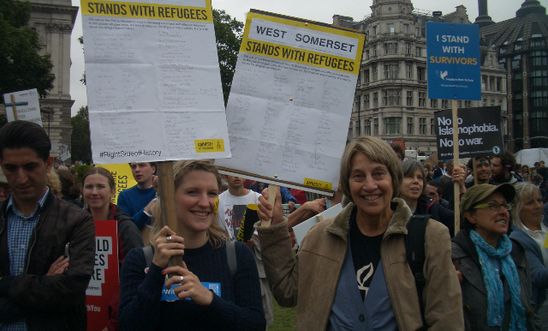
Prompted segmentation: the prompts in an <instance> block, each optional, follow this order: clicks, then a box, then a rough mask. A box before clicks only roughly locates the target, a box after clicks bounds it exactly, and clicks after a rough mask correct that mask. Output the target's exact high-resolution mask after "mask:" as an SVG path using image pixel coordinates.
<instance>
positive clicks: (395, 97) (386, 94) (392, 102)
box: [383, 89, 401, 106]
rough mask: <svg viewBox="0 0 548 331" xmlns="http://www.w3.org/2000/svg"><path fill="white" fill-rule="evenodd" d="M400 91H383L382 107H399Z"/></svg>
mask: <svg viewBox="0 0 548 331" xmlns="http://www.w3.org/2000/svg"><path fill="white" fill-rule="evenodd" d="M400 99H401V96H400V90H396V89H389V90H384V91H383V106H399V105H400Z"/></svg>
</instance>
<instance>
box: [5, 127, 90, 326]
mask: <svg viewBox="0 0 548 331" xmlns="http://www.w3.org/2000/svg"><path fill="white" fill-rule="evenodd" d="M50 149H51V142H50V140H49V137H48V136H47V134H46V132H45V131H44V129H43V128H42V127H40V126H39V125H37V124H34V123H30V122H25V121H14V122H10V123H8V124H6V125H5V126H4V127H2V129H0V165H1V167H2V170H3V171H4V174H5V176H6V178H7V181H8V184H9V186H10V188H11V195H10V197H9V198H8V200H6V201H5V202H4V203H2V205H1V206H0V330H85V328H86V307H85V291H86V288H87V285H88V282H89V280H90V277H91V275H92V272H93V265H94V259H95V225H94V223H93V220H92V218H91V216H90V215H89V214H88V213H87V212H85V211H83V210H82V209H80V208H78V207H76V206H74V205H73V204H71V203H68V202H65V201H63V200H60V199H57V198H56V197H55V196H54V195H53V194H52V192H51V191H50V189H49V188H48V186H47V172H48V170H49V169H50V167H51V164H52V159H51V158H50V156H49V153H50ZM63 255H65V256H66V257H68V263H67V262H66V261H67V260H66V259H64V260H62V261H65V264H62V263H59V261H60V259H59V258H60V257H62V256H63ZM59 268H61V269H62V270H59Z"/></svg>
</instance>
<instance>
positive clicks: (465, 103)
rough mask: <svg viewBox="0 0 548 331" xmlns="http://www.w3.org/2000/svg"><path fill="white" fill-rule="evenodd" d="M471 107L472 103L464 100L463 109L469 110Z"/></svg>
mask: <svg viewBox="0 0 548 331" xmlns="http://www.w3.org/2000/svg"><path fill="white" fill-rule="evenodd" d="M471 107H472V101H470V100H464V108H471Z"/></svg>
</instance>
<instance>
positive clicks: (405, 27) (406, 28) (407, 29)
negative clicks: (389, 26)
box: [403, 24, 409, 33]
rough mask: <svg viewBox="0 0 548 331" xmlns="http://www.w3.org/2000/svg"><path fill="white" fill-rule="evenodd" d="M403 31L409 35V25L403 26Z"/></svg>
mask: <svg viewBox="0 0 548 331" xmlns="http://www.w3.org/2000/svg"><path fill="white" fill-rule="evenodd" d="M403 31H404V32H405V33H409V24H404V25H403Z"/></svg>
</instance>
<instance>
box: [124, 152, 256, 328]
mask: <svg viewBox="0 0 548 331" xmlns="http://www.w3.org/2000/svg"><path fill="white" fill-rule="evenodd" d="M173 175H174V186H175V216H176V219H177V227H178V229H177V230H178V231H179V233H176V232H175V231H174V230H173V229H171V228H169V227H168V226H163V225H162V224H161V222H160V221H159V220H161V215H160V213H161V212H163V211H161V210H160V209H159V208H158V209H155V210H154V211H153V216H154V220H155V221H154V224H153V229H152V240H151V244H152V246H148V247H145V248H144V249H134V250H132V251H131V252H130V253H129V255H128V256H127V257H126V260H125V262H124V266H123V269H122V277H121V279H120V284H121V302H120V326H121V329H122V330H146V331H153V330H170V329H185V330H248V331H253V330H257V331H258V330H264V329H265V327H266V322H265V318H264V314H263V308H262V304H261V290H260V286H259V275H258V272H257V266H256V265H255V261H254V259H253V255H252V253H251V251H250V250H249V248H247V246H246V245H245V244H243V243H241V242H238V241H236V242H231V241H227V238H226V233H225V231H224V230H223V229H222V228H221V227H220V225H219V223H218V222H217V199H218V195H219V191H220V188H221V177H220V175H219V173H218V171H217V168H216V167H215V166H214V165H213V164H212V163H210V162H208V161H182V162H177V163H176V164H175V166H174V169H173ZM147 251H148V252H149V253H148V254H147ZM147 255H148V257H147ZM181 255H183V259H184V263H183V265H171V266H169V265H168V262H169V260H170V259H171V258H172V257H174V256H181ZM168 275H169V277H168Z"/></svg>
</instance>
